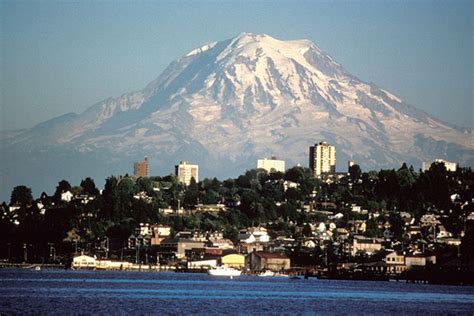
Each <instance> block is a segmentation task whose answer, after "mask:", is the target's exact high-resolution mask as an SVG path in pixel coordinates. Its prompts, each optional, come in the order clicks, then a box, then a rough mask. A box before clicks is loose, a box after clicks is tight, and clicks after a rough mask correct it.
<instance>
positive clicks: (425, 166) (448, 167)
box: [421, 159, 458, 172]
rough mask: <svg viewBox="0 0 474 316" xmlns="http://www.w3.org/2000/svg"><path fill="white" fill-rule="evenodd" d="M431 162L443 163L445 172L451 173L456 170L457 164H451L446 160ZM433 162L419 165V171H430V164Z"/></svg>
mask: <svg viewBox="0 0 474 316" xmlns="http://www.w3.org/2000/svg"><path fill="white" fill-rule="evenodd" d="M433 162H437V163H444V166H445V167H446V170H447V171H452V172H455V171H456V169H457V168H458V164H457V163H455V162H451V161H447V160H443V159H435V161H433ZM433 162H423V163H422V164H421V170H423V171H427V170H429V169H430V167H431V164H432V163H433Z"/></svg>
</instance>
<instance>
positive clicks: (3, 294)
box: [0, 269, 474, 315]
mask: <svg viewBox="0 0 474 316" xmlns="http://www.w3.org/2000/svg"><path fill="white" fill-rule="evenodd" d="M18 313H20V314H25V313H28V314H32V313H34V314H45V313H52V314H78V313H79V314H262V313H263V314H295V313H296V314H338V315H340V314H376V315H381V314H387V315H392V314H402V315H407V314H411V315H413V314H440V315H441V314H443V315H446V314H452V315H462V314H465V315H472V314H473V313H474V287H470V286H466V287H463V286H447V285H429V284H407V283H404V282H371V281H340V280H316V279H309V280H303V279H301V280H290V279H288V278H262V277H250V276H241V277H235V278H234V279H230V278H226V277H212V276H208V275H206V274H184V273H156V272H155V273H153V272H152V273H145V272H111V271H64V270H42V271H33V270H19V269H18V270H13V269H12V270H9V269H5V270H0V314H18Z"/></svg>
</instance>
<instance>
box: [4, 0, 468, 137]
mask: <svg viewBox="0 0 474 316" xmlns="http://www.w3.org/2000/svg"><path fill="white" fill-rule="evenodd" d="M0 23H1V28H0V35H1V43H0V58H1V59H0V60H1V61H0V62H1V69H0V76H1V77H0V89H1V98H0V129H3V130H4V129H19V128H26V127H31V126H33V125H34V124H36V123H39V122H41V121H44V120H47V119H50V118H52V117H55V116H59V115H61V114H64V113H67V112H76V113H80V112H82V111H83V110H85V109H86V108H87V107H89V106H91V105H93V104H94V103H96V102H99V101H101V100H103V99H105V98H108V97H115V96H119V95H121V94H123V93H126V92H130V91H133V90H139V89H142V88H144V87H145V85H146V84H147V83H149V82H150V81H152V80H153V79H155V78H156V77H157V76H158V75H159V74H160V73H161V72H162V71H163V70H164V68H165V67H166V66H167V65H168V64H169V63H170V62H171V61H173V60H175V59H178V58H179V57H181V56H182V55H184V54H186V53H187V52H188V51H190V50H191V49H193V48H195V47H197V46H200V45H201V44H203V43H205V42H209V41H220V40H224V39H228V38H231V37H234V36H236V35H238V34H239V33H241V32H253V33H266V34H269V35H271V36H273V37H276V38H278V39H284V40H290V39H302V38H305V39H309V40H311V41H313V42H315V43H316V44H317V45H318V46H319V47H320V48H321V49H323V50H324V51H326V52H327V53H328V54H329V55H331V56H332V57H333V58H334V59H335V60H336V61H338V62H339V63H340V64H342V65H343V66H344V67H345V68H346V69H347V70H348V71H349V72H350V73H352V74H353V75H356V76H357V77H359V78H360V79H362V80H364V81H367V82H373V83H376V84H377V85H379V86H380V87H381V88H384V89H386V90H388V91H390V92H392V93H394V94H395V95H397V96H399V97H400V98H402V99H403V100H405V101H407V102H408V103H410V104H412V105H415V106H417V107H418V108H420V109H423V110H425V111H426V112H428V113H430V114H433V115H435V116H436V117H438V118H440V119H442V120H445V121H447V122H450V123H454V124H457V125H461V126H471V127H472V125H473V105H474V102H473V99H474V98H473V92H472V90H473V73H474V68H473V67H474V66H473V46H474V43H473V4H472V1H411V0H410V1H395V2H394V1H388V0H387V1H375V0H374V1H324V2H321V1H272V2H271V1H159V2H158V1H156V2H155V1H133V2H132V1H130V2H127V1H125V2H124V1H81V2H75V1H35V2H32V1H2V0H0Z"/></svg>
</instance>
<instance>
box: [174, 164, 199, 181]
mask: <svg viewBox="0 0 474 316" xmlns="http://www.w3.org/2000/svg"><path fill="white" fill-rule="evenodd" d="M175 174H176V176H177V177H178V181H179V182H181V183H183V184H185V185H190V184H191V179H192V178H194V180H195V181H196V182H199V166H198V165H193V164H190V163H189V162H187V161H180V162H179V164H178V165H176V166H175Z"/></svg>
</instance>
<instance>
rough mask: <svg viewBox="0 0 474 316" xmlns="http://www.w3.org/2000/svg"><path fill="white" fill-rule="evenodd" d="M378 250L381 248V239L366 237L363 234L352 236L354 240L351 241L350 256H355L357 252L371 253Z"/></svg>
mask: <svg viewBox="0 0 474 316" xmlns="http://www.w3.org/2000/svg"><path fill="white" fill-rule="evenodd" d="M380 250H382V240H379V239H376V238H367V237H365V236H354V240H353V241H352V251H351V254H352V256H355V255H356V254H357V253H359V252H365V253H366V254H368V255H372V254H374V253H376V252H378V251H380Z"/></svg>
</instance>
